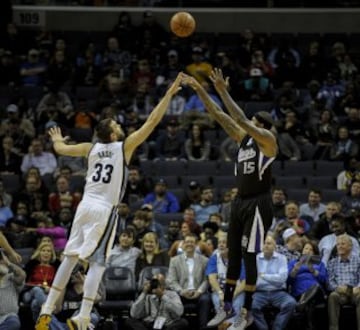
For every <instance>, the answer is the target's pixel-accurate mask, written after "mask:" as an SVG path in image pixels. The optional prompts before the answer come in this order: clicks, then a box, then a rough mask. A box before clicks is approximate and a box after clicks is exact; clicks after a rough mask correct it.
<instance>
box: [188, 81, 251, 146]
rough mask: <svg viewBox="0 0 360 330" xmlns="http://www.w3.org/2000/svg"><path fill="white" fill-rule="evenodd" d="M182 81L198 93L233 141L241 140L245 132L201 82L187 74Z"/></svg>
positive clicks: (207, 108)
mask: <svg viewBox="0 0 360 330" xmlns="http://www.w3.org/2000/svg"><path fill="white" fill-rule="evenodd" d="M183 83H184V84H185V85H188V86H190V87H191V88H192V89H193V90H194V91H195V92H196V93H197V94H198V95H199V97H200V99H201V101H202V102H203V103H204V106H205V108H206V110H207V111H208V112H209V113H210V115H211V116H212V117H213V118H214V119H215V120H216V121H217V122H218V123H219V124H220V125H221V126H222V128H223V129H224V130H225V132H226V133H227V134H229V136H230V137H231V138H232V139H234V140H235V141H237V142H241V140H242V139H243V138H244V136H245V134H246V132H245V131H244V130H242V129H241V127H240V126H239V125H238V124H237V123H236V122H235V120H233V119H232V118H231V117H230V116H229V115H228V114H226V113H225V112H224V111H223V110H222V109H221V108H220V107H219V105H218V104H216V102H214V101H213V99H212V98H211V97H210V96H209V94H208V93H207V92H206V90H205V89H204V88H203V87H202V86H201V84H200V83H199V82H198V81H197V80H196V79H195V78H194V77H192V76H189V75H184V76H183Z"/></svg>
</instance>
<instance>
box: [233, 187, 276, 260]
mask: <svg viewBox="0 0 360 330" xmlns="http://www.w3.org/2000/svg"><path fill="white" fill-rule="evenodd" d="M272 220H273V209H272V202H271V196H270V194H262V195H259V196H257V197H253V198H244V199H242V198H240V197H237V198H236V199H235V200H234V202H233V204H232V208H231V221H232V222H235V223H237V224H238V226H239V227H240V228H241V233H242V235H241V246H242V248H243V249H245V250H246V251H247V252H251V253H258V252H260V251H262V248H263V244H264V240H265V235H266V233H267V231H268V230H269V228H270V226H271V224H272Z"/></svg>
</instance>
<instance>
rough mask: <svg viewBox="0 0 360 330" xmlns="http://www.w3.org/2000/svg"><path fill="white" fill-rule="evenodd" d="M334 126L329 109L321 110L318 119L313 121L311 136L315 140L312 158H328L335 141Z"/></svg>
mask: <svg viewBox="0 0 360 330" xmlns="http://www.w3.org/2000/svg"><path fill="white" fill-rule="evenodd" d="M335 135H336V126H335V123H334V119H333V113H332V112H331V111H330V110H327V109H325V110H323V111H322V112H321V114H320V119H319V121H316V122H315V123H313V126H312V132H311V136H312V139H313V140H314V142H315V152H314V155H313V158H314V159H323V160H328V159H330V150H331V146H332V145H333V144H334V142H335Z"/></svg>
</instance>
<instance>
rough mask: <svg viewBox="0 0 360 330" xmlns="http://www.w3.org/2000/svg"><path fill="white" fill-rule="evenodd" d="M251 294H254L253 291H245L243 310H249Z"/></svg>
mask: <svg viewBox="0 0 360 330" xmlns="http://www.w3.org/2000/svg"><path fill="white" fill-rule="evenodd" d="M253 294H254V291H245V303H244V308H246V309H247V310H248V311H249V310H251V304H252V298H253Z"/></svg>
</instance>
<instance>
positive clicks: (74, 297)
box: [49, 265, 105, 330]
mask: <svg viewBox="0 0 360 330" xmlns="http://www.w3.org/2000/svg"><path fill="white" fill-rule="evenodd" d="M85 277H86V274H85V270H84V268H83V266H81V265H77V266H75V268H74V270H73V271H72V273H71V277H70V281H69V283H68V285H67V286H66V288H65V290H64V292H63V294H62V295H61V296H60V298H59V299H58V301H57V303H56V306H55V310H54V314H55V315H53V316H52V318H51V323H50V327H49V329H50V330H58V329H68V326H69V323H71V321H69V320H70V318H71V317H72V316H75V315H77V314H78V313H79V311H80V307H81V300H82V294H83V291H84V281H85ZM104 299H105V286H104V284H103V283H101V282H100V285H99V289H98V293H97V295H96V297H95V301H94V302H95V304H97V303H99V302H100V301H102V300H104ZM100 318H101V316H100V314H99V313H98V312H97V310H96V308H93V309H92V311H91V314H90V324H91V325H90V326H89V328H90V327H93V328H96V326H97V324H98V323H99V321H100ZM67 325H68V326H67ZM72 325H73V323H71V327H70V326H69V329H71V328H72ZM74 329H76V328H74Z"/></svg>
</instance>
